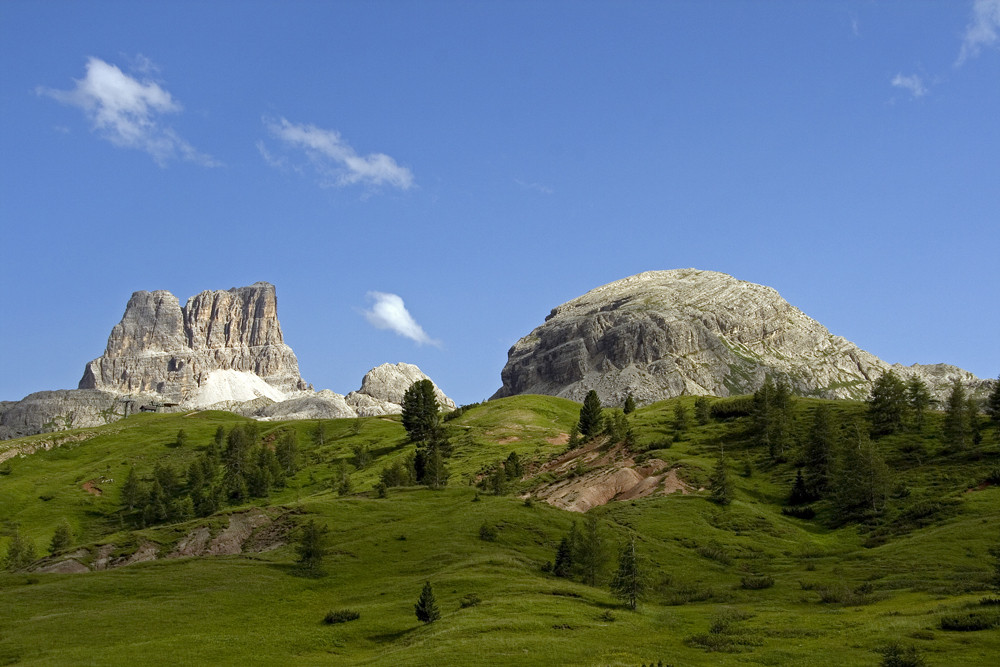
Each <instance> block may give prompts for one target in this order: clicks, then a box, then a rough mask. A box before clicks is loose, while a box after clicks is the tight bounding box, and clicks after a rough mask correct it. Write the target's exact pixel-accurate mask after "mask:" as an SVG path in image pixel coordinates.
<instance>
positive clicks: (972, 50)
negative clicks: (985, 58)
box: [955, 0, 1000, 65]
mask: <svg viewBox="0 0 1000 667" xmlns="http://www.w3.org/2000/svg"><path fill="white" fill-rule="evenodd" d="M998 31H1000V0H976V1H975V2H974V3H973V4H972V21H970V22H969V25H968V26H967V27H966V29H965V36H964V37H963V38H962V48H961V50H960V51H959V53H958V60H957V61H955V64H956V65H961V64H962V63H964V62H965V61H966V60H968V59H969V58H974V57H976V56H978V55H979V51H980V50H981V49H982V47H984V46H996V45H997V42H998V41H1000V35H998V34H997V33H998Z"/></svg>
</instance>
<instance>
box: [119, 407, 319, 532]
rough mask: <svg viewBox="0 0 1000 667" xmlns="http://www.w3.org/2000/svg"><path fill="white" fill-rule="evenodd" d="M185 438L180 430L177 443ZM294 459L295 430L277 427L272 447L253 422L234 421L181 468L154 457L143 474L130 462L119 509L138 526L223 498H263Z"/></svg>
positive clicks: (217, 504)
mask: <svg viewBox="0 0 1000 667" xmlns="http://www.w3.org/2000/svg"><path fill="white" fill-rule="evenodd" d="M186 440H187V438H186V436H184V435H183V431H182V432H179V433H178V439H177V441H178V444H180V445H181V446H183V444H184V443H185V442H186ZM298 459H299V454H298V443H297V440H296V435H295V432H294V431H291V430H285V431H281V432H280V433H279V434H278V437H277V439H276V440H275V441H274V443H273V447H271V446H268V445H267V444H264V443H263V442H261V440H260V428H259V425H258V424H257V423H256V422H251V423H248V424H240V425H237V426H234V427H233V428H232V430H231V431H229V434H228V435H227V434H226V432H225V429H223V428H222V427H221V426H220V427H219V428H218V430H216V432H215V437H214V438H213V440H212V442H211V443H210V444H209V445H208V446H207V447H206V448H205V451H203V452H202V453H200V454H198V456H197V457H196V458H195V460H194V461H192V462H191V464H190V466H188V469H187V470H186V471H184V472H179V471H178V470H176V469H175V468H173V467H172V466H170V465H165V464H161V463H157V464H156V465H155V466H154V467H153V470H152V475H151V478H150V479H145V480H144V479H141V478H140V477H139V475H138V474H137V473H136V471H135V468H132V469H131V470H130V471H129V475H128V477H127V478H126V480H125V483H124V484H123V485H122V491H121V504H122V512H123V513H124V514H125V515H126V516H128V517H130V518H131V519H132V520H133V521H134V522H135V523H136V524H138V525H142V526H148V525H152V524H156V523H161V522H165V521H185V520H188V519H192V518H194V517H196V516H209V515H211V514H214V513H215V512H218V511H219V510H220V509H221V508H222V507H224V506H225V504H226V503H227V502H232V503H241V502H245V501H246V500H248V499H250V498H266V497H267V496H268V495H269V494H270V492H271V490H272V489H273V488H282V487H284V486H285V484H286V483H287V479H288V477H289V476H290V475H294V474H295V473H296V471H297V470H298V465H299V464H298Z"/></svg>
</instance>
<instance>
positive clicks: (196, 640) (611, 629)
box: [0, 396, 1000, 666]
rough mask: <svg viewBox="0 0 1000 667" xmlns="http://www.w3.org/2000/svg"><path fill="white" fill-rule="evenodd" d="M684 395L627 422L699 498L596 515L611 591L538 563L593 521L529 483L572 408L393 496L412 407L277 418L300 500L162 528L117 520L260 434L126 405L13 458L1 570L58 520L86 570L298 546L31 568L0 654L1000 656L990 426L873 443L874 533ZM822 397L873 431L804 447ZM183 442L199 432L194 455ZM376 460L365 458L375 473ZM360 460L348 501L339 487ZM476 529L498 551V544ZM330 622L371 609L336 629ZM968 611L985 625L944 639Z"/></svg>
mask: <svg viewBox="0 0 1000 667" xmlns="http://www.w3.org/2000/svg"><path fill="white" fill-rule="evenodd" d="M677 402H681V403H683V404H684V405H685V406H686V407H687V408H688V409H689V410H693V406H694V399H693V398H690V397H684V398H679V399H672V400H670V401H664V402H661V403H656V404H653V405H650V406H646V407H642V408H639V410H638V411H637V412H635V413H634V414H633V415H632V417H631V423H632V426H633V429H634V431H635V444H634V447H633V449H634V454H635V456H636V458H637V459H638V460H640V461H641V460H643V459H652V458H655V459H659V460H662V461H665V462H666V463H667V464H668V465H669V466H670V467H674V468H676V469H677V470H678V474H679V476H680V477H681V478H682V479H684V480H685V481H687V482H688V483H689V484H690V485H691V487H692V488H693V489H694V490H693V492H692V493H689V494H680V493H677V494H672V495H662V494H654V495H651V496H648V497H645V498H640V499H637V500H632V501H627V502H610V503H608V504H607V505H604V506H601V507H598V508H595V509H593V510H591V511H590V513H592V514H593V515H595V516H596V517H597V518H598V520H599V526H600V531H601V534H602V535H603V537H604V541H605V543H606V544H607V547H608V549H607V550H608V553H609V555H610V558H609V559H608V561H607V564H606V567H605V569H604V571H603V572H602V574H601V576H600V577H599V581H598V585H595V586H589V585H586V584H584V583H583V582H582V578H581V577H573V578H562V577H556V576H554V575H553V574H552V573H551V572H549V571H547V570H548V568H547V567H546V564H547V563H548V564H551V562H552V561H553V560H554V558H555V553H556V548H557V546H558V544H559V542H560V540H561V539H562V538H563V537H564V536H566V535H567V533H568V532H569V531H570V529H571V527H572V525H573V524H574V522H576V523H577V524H578V526H579V525H581V524H582V521H581V519H582V515H580V514H578V513H573V512H567V511H563V510H560V509H557V508H555V507H551V506H549V505H547V504H545V503H544V502H540V501H534V502H532V501H530V500H529V501H526V500H525V498H526V497H528V498H530V494H531V491H532V489H533V488H534V487H535V486H536V485H537V484H539V483H541V481H549V482H551V481H557V480H553V479H551V473H548V475H549V477H548V478H545V479H544V480H539V479H536V478H534V477H533V473H532V471H533V470H534V469H535V468H536V467H537V466H538V465H541V464H542V463H544V462H546V461H548V460H550V459H552V458H553V457H555V456H557V455H560V454H563V453H565V452H566V450H567V445H566V443H565V439H566V434H568V433H569V432H570V430H571V429H572V428H573V426H574V424H575V423H576V421H577V419H578V417H579V410H580V405H579V404H578V403H574V402H571V401H567V400H563V399H558V398H552V397H544V396H518V397H513V398H508V399H502V400H498V401H491V402H488V403H485V404H483V405H479V406H473V407H471V408H469V409H467V410H465V411H464V412H463V413H462V414H461V415H459V416H458V417H457V418H454V419H449V420H448V421H446V422H445V428H446V431H447V434H448V437H449V440H450V442H451V445H452V454H451V457H450V458H449V459H448V461H447V465H448V468H449V472H450V478H449V481H448V485H447V486H446V487H445V488H443V489H439V490H433V489H429V488H424V487H416V486H415V487H404V488H391V489H389V491H388V493H387V495H386V497H384V498H383V497H378V494H377V493H376V492H375V485H376V484H377V482H378V481H379V476H380V472H381V471H382V469H383V468H385V467H386V466H388V465H391V464H393V463H397V462H401V461H404V460H405V459H406V457H407V456H409V455H410V454H411V453H412V452H413V451H414V448H415V446H414V445H413V444H411V443H410V442H409V441H408V440H407V436H406V432H405V431H404V429H403V427H402V425H401V423H400V421H399V418H398V417H397V418H377V417H371V418H363V419H345V420H329V421H324V422H316V421H300V422H261V423H260V424H259V426H260V437H261V440H262V441H263V442H265V443H267V442H269V441H271V440H273V438H274V437H275V436H277V435H278V434H280V433H283V432H286V431H288V430H290V429H291V430H294V431H295V433H296V436H297V442H298V448H299V452H300V458H301V468H300V469H299V470H298V472H297V473H296V474H295V475H294V476H293V477H291V478H290V479H289V480H288V481H287V483H286V485H285V486H284V487H283V488H279V489H273V490H272V491H271V493H270V495H269V496H268V497H267V498H258V499H255V500H253V501H252V502H249V503H245V504H242V505H228V506H226V507H225V508H224V509H223V510H222V511H220V512H218V513H217V514H215V515H213V516H209V517H203V518H196V519H191V520H189V521H184V522H177V523H163V524H156V525H153V526H149V527H140V526H138V525H136V524H135V523H134V521H133V520H132V519H131V518H129V517H128V516H126V514H124V513H123V512H122V507H121V500H120V495H121V486H122V484H123V482H124V481H125V479H126V477H127V476H128V473H129V470H130V469H132V468H134V469H135V470H136V472H137V473H138V474H139V475H140V476H141V477H144V478H148V477H149V476H150V475H151V474H152V470H153V467H154V466H155V465H157V464H160V465H169V466H172V467H174V468H175V469H177V470H178V471H181V470H186V469H187V467H188V466H189V465H190V464H191V462H192V461H194V460H195V459H196V458H197V457H198V456H200V455H201V453H202V452H203V451H205V450H206V449H207V448H208V447H209V445H210V444H211V442H212V439H213V435H214V434H215V432H216V430H217V429H218V428H219V427H220V426H221V427H223V428H224V429H225V430H227V431H228V430H230V429H232V428H233V427H234V426H236V425H238V424H241V423H245V422H247V421H248V420H245V419H243V418H241V417H237V416H234V415H232V414H229V413H225V412H197V413H191V414H183V413H176V414H141V415H134V416H131V417H129V418H128V419H125V420H123V421H120V422H116V423H114V424H111V425H108V426H105V427H98V428H94V429H89V430H86V431H81V434H82V435H83V439H81V440H76V441H71V442H66V443H65V444H62V445H61V446H58V447H55V448H52V449H50V450H47V451H37V452H35V453H32V454H29V455H25V456H14V457H13V458H11V459H9V460H7V461H6V462H4V463H3V464H0V522H2V524H0V534H2V537H0V555H2V554H6V553H7V548H8V545H9V543H10V541H11V539H12V535H13V534H14V531H15V529H16V530H18V531H19V532H20V534H21V535H22V536H24V537H25V538H27V539H28V540H30V541H31V543H32V544H33V545H34V547H35V550H36V552H37V555H38V556H39V558H41V557H42V556H47V555H48V546H49V543H50V541H51V539H52V536H53V534H54V533H55V531H56V528H57V527H58V526H59V525H60V523H61V522H63V521H64V520H65V521H66V522H68V523H69V525H70V526H71V528H72V530H73V535H74V537H73V545H72V546H70V547H67V548H66V549H63V550H62V552H61V553H62V555H63V557H66V555H67V554H69V553H79V551H78V550H80V549H81V548H82V547H86V548H87V550H88V552H89V553H90V554H91V555H90V556H88V555H83V556H80V557H79V558H80V560H81V562H84V563H89V562H91V561H90V560H89V559H92V554H93V553H94V551H95V550H96V549H97V548H98V547H99V546H100V545H115V546H114V549H115V550H116V553H119V554H122V555H127V554H128V553H129V552H130V550H132V551H134V550H135V549H137V548H138V546H139V545H141V544H146V543H152V544H154V545H156V547H157V549H158V550H159V553H160V554H161V555H165V554H167V553H169V552H170V551H171V550H172V549H173V548H174V546H175V545H176V544H177V543H178V541H180V540H182V539H183V538H184V537H185V536H186V535H188V534H189V533H191V531H193V530H195V529H197V528H199V527H201V526H208V527H209V528H210V529H211V530H212V531H213V533H214V532H217V531H218V530H220V529H221V528H222V527H224V526H225V525H226V524H227V522H228V517H229V516H230V515H232V514H233V513H240V512H246V511H247V510H252V509H254V508H259V509H260V510H261V511H263V512H265V513H267V514H268V516H270V517H271V518H272V519H274V520H275V525H278V526H286V527H287V530H286V534H285V535H284V538H283V539H282V540H280V546H278V547H277V548H274V549H271V550H266V551H260V552H253V553H243V554H240V555H228V556H202V557H185V558H175V559H166V558H160V559H158V560H154V561H151V562H143V563H136V564H132V565H128V566H124V567H118V568H114V569H108V570H104V571H94V572H85V573H78V574H55V573H43V572H35V571H33V569H34V568H35V567H37V566H40V565H44V564H45V563H47V562H51V561H50V560H46V561H38V562H36V563H35V565H34V566H33V567H29V568H27V569H25V570H19V571H8V572H3V573H0V664H23V665H68V664H72V665H90V664H93V665H108V664H127V663H133V664H232V665H237V664H239V665H245V664H377V665H383V664H384V665H429V664H446V665H484V664H485V665H630V666H639V665H650V664H658V663H660V662H662V664H664V665H737V664H759V665H831V664H836V665H877V664H880V663H881V662H882V661H883V660H884V659H885V657H884V656H885V655H886V653H885V651H886V648H887V647H889V646H892V645H896V646H898V647H899V648H900V649H901V650H903V651H910V653H909V654H908V655H910V657H911V658H912V657H913V656H916V657H917V658H919V660H922V661H923V662H922V663H920V664H927V665H995V664H997V662H998V660H1000V605H991V604H983V603H982V601H983V600H984V599H987V600H988V599H990V596H991V595H996V593H995V592H994V591H993V588H992V587H993V581H992V579H993V576H994V571H995V570H994V568H995V565H996V559H995V558H994V556H992V555H991V550H993V549H997V548H998V547H1000V486H998V485H996V484H995V483H994V482H997V481H1000V480H997V473H996V472H995V469H996V468H997V466H998V465H1000V442H998V436H997V434H996V432H995V431H993V430H986V431H984V433H985V435H984V437H983V440H982V442H981V443H980V444H979V446H978V447H977V448H974V449H973V448H970V449H968V450H965V451H961V452H953V451H949V450H948V448H947V447H945V446H944V444H943V441H942V438H941V435H940V433H941V428H942V420H943V415H942V414H941V413H931V414H930V415H929V416H928V421H927V424H926V425H925V426H924V427H923V429H922V430H921V431H920V432H919V433H913V432H906V433H902V434H897V435H892V436H887V437H885V438H882V439H880V440H878V441H877V446H878V447H879V450H880V452H881V454H882V456H883V457H884V458H885V460H886V463H887V464H888V467H889V470H890V472H891V483H892V492H891V494H890V498H889V502H888V505H887V507H886V508H885V511H884V512H882V514H881V515H879V516H878V517H873V518H870V519H868V520H866V521H863V522H857V521H851V522H847V523H839V522H838V521H837V520H836V518H835V516H834V512H833V509H832V507H831V506H830V505H829V504H828V501H825V500H821V501H819V502H816V503H813V505H812V507H813V508H814V509H815V517H814V518H812V519H803V518H796V517H795V516H789V515H787V514H786V513H783V512H782V508H783V507H784V506H786V505H787V499H788V495H789V492H790V490H791V487H792V483H793V482H794V479H795V473H796V467H797V466H796V463H797V457H798V456H799V453H798V451H797V450H794V449H793V450H792V451H789V452H788V453H787V456H786V457H785V459H786V460H784V461H783V462H780V463H775V462H773V461H772V460H771V459H770V457H769V456H768V453H767V452H766V451H762V450H761V449H760V448H759V447H755V446H753V445H751V443H750V440H749V438H748V436H747V428H748V423H747V418H745V417H740V416H736V417H728V418H724V419H721V418H713V419H711V420H710V421H709V422H708V423H706V424H701V425H699V424H698V423H697V422H696V421H694V420H692V421H691V425H690V426H689V427H688V428H687V429H685V430H683V431H678V430H677V429H675V428H674V424H673V415H674V413H675V405H676V403H677ZM821 403H825V404H827V405H829V406H830V408H831V410H832V412H833V415H834V417H835V419H836V420H837V423H838V424H840V427H841V430H842V431H844V432H845V433H846V432H847V431H848V430H849V428H850V427H851V425H852V424H853V423H854V422H855V420H857V419H861V418H863V417H864V413H865V405H864V404H863V403H859V402H850V401H820V400H819V399H796V401H795V410H796V419H795V422H794V429H795V435H796V437H797V439H798V440H800V441H801V440H802V439H803V438H804V437H805V435H806V431H807V427H808V423H809V416H810V414H811V411H812V410H813V409H814V408H815V407H816V406H817V405H819V404H821ZM318 428H321V429H322V436H321V437H319V436H317V429H318ZM181 429H183V430H184V432H185V433H186V435H187V441H186V443H185V444H184V446H182V447H177V446H175V441H176V439H177V432H178V431H179V430H181ZM53 435H54V434H48V435H44V436H32V437H31V438H25V439H22V440H17V441H7V442H3V443H0V451H3V449H5V448H9V447H20V446H23V445H25V444H30V443H32V442H34V441H37V440H42V439H45V438H51V437H52V436H53ZM55 435H59V436H63V435H67V434H63V433H60V434H55ZM68 435H74V434H72V433H70V434H68ZM720 445H724V446H725V451H726V455H727V462H728V466H729V472H730V478H731V481H732V483H733V489H734V491H733V501H732V503H731V504H729V505H727V506H720V505H717V504H715V503H713V502H711V500H710V488H709V487H710V484H709V479H710V477H711V474H712V470H713V467H714V466H715V463H716V456H717V453H718V450H719V447H720ZM362 448H363V449H365V450H366V451H367V452H368V455H369V458H370V460H368V461H366V462H365V464H364V465H363V466H360V467H359V466H358V465H356V454H357V451H358V450H359V449H362ZM511 452H516V453H517V455H518V457H519V458H520V459H521V461H522V462H524V464H525V466H526V469H527V471H528V473H527V474H526V476H525V478H524V479H522V480H518V481H515V482H514V483H513V486H512V488H511V489H510V490H509V492H508V493H506V494H504V495H492V494H490V493H488V492H486V491H485V490H482V489H479V488H477V486H476V484H477V482H478V481H479V480H480V479H481V478H482V477H483V475H485V474H487V473H488V471H489V469H490V467H491V466H492V465H494V464H496V463H497V462H498V461H502V460H503V459H506V458H507V457H508V455H509V454H510V453H511ZM343 469H346V470H348V472H349V474H350V478H351V492H350V493H346V494H340V493H338V492H337V491H336V489H335V487H336V485H337V476H338V472H339V471H340V470H343ZM568 474H573V473H572V472H571V473H568ZM110 480H114V481H113V482H112V481H110ZM94 487H96V489H95V488H94ZM98 491H99V495H98V494H97V492H98ZM590 513H588V514H590ZM309 520H315V521H318V522H320V523H321V524H325V525H326V526H327V527H328V529H329V532H328V534H327V542H326V552H325V557H324V558H323V565H322V568H323V573H322V574H321V575H319V576H314V575H309V574H307V573H306V572H304V571H303V570H302V568H301V567H299V566H298V565H297V564H296V559H297V555H296V539H297V537H296V536H297V535H298V531H297V530H296V529H295V528H294V527H295V526H298V525H302V524H303V523H304V522H306V521H309ZM484 525H485V526H489V527H491V528H493V529H494V530H495V539H493V540H484V539H482V538H481V534H480V531H481V528H482V527H483V526H484ZM629 537H634V538H635V544H636V551H637V552H638V554H639V558H640V564H641V567H642V571H643V572H644V574H645V580H646V582H647V584H648V586H647V590H646V593H645V595H644V597H643V598H642V600H641V601H640V603H639V605H638V608H637V609H636V610H634V611H633V610H630V609H628V608H626V607H624V606H622V604H621V603H620V602H619V601H618V600H617V599H616V598H615V597H614V596H613V595H612V594H611V592H610V590H609V586H608V583H609V581H610V580H611V577H612V575H613V573H614V570H615V567H616V562H615V561H616V555H617V553H618V551H619V548H620V547H621V546H622V545H623V544H624V543H625V541H626V540H627V539H628V538H629ZM57 557H58V554H57ZM428 581H429V582H430V583H431V585H432V587H433V591H434V594H435V597H436V600H437V604H438V607H439V609H440V612H441V616H440V619H439V620H437V621H435V622H433V623H427V624H425V623H422V622H420V621H419V620H417V618H416V616H415V614H414V604H415V603H416V601H417V598H418V596H419V594H420V591H421V588H422V587H423V585H424V583H425V582H428ZM338 610H341V611H343V610H351V611H354V612H357V614H358V617H357V618H356V620H350V621H348V622H343V623H333V624H329V623H324V617H325V616H326V615H327V613H328V612H331V611H338ZM954 618H972V619H973V620H974V621H976V622H978V623H979V625H982V626H983V629H971V628H973V627H977V625H976V623H971V624H968V623H967V624H965V625H964V626H962V627H963V629H951V628H952V627H955V626H954V623H952V624H951V625H950V624H949V619H954ZM959 625H960V626H961V624H959ZM991 625H992V627H989V626H991ZM893 664H895V663H893ZM898 664H911V663H898ZM914 664H916V663H914Z"/></svg>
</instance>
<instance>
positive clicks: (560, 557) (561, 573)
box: [552, 537, 573, 578]
mask: <svg viewBox="0 0 1000 667" xmlns="http://www.w3.org/2000/svg"><path fill="white" fill-rule="evenodd" d="M572 571H573V549H572V547H570V542H569V537H563V538H562V539H561V540H559V547H558V548H557V549H556V560H555V563H553V565H552V574H554V575H556V576H557V577H564V578H569V576H570V574H571V573H572Z"/></svg>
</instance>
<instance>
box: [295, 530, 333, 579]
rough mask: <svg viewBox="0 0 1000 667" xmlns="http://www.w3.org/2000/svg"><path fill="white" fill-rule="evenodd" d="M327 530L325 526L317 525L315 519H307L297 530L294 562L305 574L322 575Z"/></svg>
mask: <svg viewBox="0 0 1000 667" xmlns="http://www.w3.org/2000/svg"><path fill="white" fill-rule="evenodd" d="M327 532H329V529H328V528H327V527H326V525H325V524H320V523H318V522H317V521H316V520H315V519H309V521H307V522H306V523H305V525H303V526H302V528H301V529H299V539H298V543H297V544H296V545H295V553H296V554H298V559H297V561H296V562H298V564H299V565H300V566H301V567H302V569H303V570H305V571H306V573H308V574H311V575H313V576H317V575H320V574H322V573H323V557H324V556H325V555H326V534H327Z"/></svg>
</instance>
